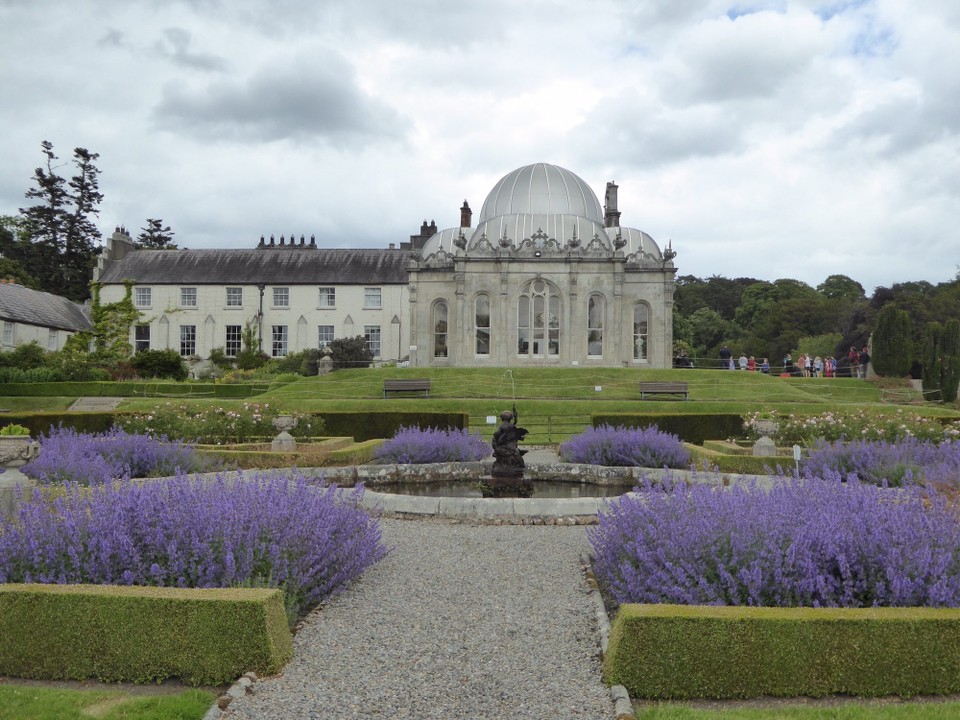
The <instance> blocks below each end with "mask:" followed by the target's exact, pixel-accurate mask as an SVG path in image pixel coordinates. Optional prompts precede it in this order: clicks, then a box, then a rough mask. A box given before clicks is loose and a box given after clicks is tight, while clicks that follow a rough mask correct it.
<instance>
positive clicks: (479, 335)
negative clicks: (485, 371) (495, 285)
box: [473, 293, 492, 357]
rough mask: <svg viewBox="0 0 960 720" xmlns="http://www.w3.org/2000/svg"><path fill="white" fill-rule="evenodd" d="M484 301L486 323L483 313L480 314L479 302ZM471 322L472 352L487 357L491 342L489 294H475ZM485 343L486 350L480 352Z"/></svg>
mask: <svg viewBox="0 0 960 720" xmlns="http://www.w3.org/2000/svg"><path fill="white" fill-rule="evenodd" d="M481 302H483V303H486V305H487V314H486V324H484V323H483V320H484V318H483V315H481V314H480V303H481ZM473 324H474V336H475V339H474V354H476V355H477V356H478V357H489V356H490V348H491V343H492V335H491V333H490V296H489V295H487V294H486V293H482V294H480V295H477V297H476V298H474V300H473ZM484 344H486V348H487V350H486V352H481V348H482V347H483V346H484Z"/></svg>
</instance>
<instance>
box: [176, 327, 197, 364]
mask: <svg viewBox="0 0 960 720" xmlns="http://www.w3.org/2000/svg"><path fill="white" fill-rule="evenodd" d="M196 354H197V326H196V325H181V326H180V357H190V356H191V355H196Z"/></svg>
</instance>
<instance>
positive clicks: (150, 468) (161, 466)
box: [22, 427, 206, 485]
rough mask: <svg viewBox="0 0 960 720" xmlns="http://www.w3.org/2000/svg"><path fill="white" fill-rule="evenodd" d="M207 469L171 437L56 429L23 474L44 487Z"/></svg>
mask: <svg viewBox="0 0 960 720" xmlns="http://www.w3.org/2000/svg"><path fill="white" fill-rule="evenodd" d="M202 469H206V468H205V462H204V461H203V460H201V458H200V457H199V456H198V455H197V453H196V452H195V450H194V449H193V448H192V447H190V446H189V445H185V444H184V443H182V442H170V441H169V440H167V438H166V437H164V436H161V437H151V436H149V435H131V434H129V433H127V432H125V431H123V430H121V429H120V428H116V427H115V428H113V429H112V430H110V431H108V432H105V433H99V434H95V435H90V434H86V433H78V432H77V431H76V430H73V429H72V428H64V427H59V428H51V430H50V434H49V435H46V436H41V438H40V454H39V455H38V456H37V458H36V459H34V460H32V461H30V462H29V463H27V464H26V465H24V466H23V468H22V472H23V474H24V475H27V476H28V477H31V478H34V479H36V480H39V481H40V482H41V483H62V482H76V483H81V484H83V485H93V484H100V483H103V482H106V481H108V480H113V479H116V478H122V477H157V476H161V475H174V474H176V473H177V472H178V470H183V471H184V472H191V471H195V470H202Z"/></svg>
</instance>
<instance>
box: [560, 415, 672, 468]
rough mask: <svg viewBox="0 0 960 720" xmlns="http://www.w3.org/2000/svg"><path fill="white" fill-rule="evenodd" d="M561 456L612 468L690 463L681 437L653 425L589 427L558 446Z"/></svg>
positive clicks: (574, 461)
mask: <svg viewBox="0 0 960 720" xmlns="http://www.w3.org/2000/svg"><path fill="white" fill-rule="evenodd" d="M560 457H561V459H563V460H564V461H565V462H570V463H585V464H589V465H607V466H613V467H650V468H662V467H669V468H684V467H687V466H688V465H689V464H690V451H689V450H687V448H686V447H684V445H683V443H682V442H681V441H680V438H679V437H677V436H676V435H671V434H669V433H665V432H662V431H660V429H659V428H657V427H656V426H655V425H652V426H650V427H647V428H626V427H623V426H619V427H616V428H614V427H611V426H610V425H601V426H600V427H595V428H588V429H587V430H586V431H584V432H582V433H580V434H579V435H574V436H573V437H572V438H570V439H569V440H568V441H567V442H565V443H562V444H561V445H560Z"/></svg>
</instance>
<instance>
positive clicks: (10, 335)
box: [3, 320, 16, 346]
mask: <svg viewBox="0 0 960 720" xmlns="http://www.w3.org/2000/svg"><path fill="white" fill-rule="evenodd" d="M15 340H16V335H15V333H14V324H13V323H12V322H10V321H9V320H4V321H3V344H4V345H8V346H12V345H13V343H14V341H15Z"/></svg>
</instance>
